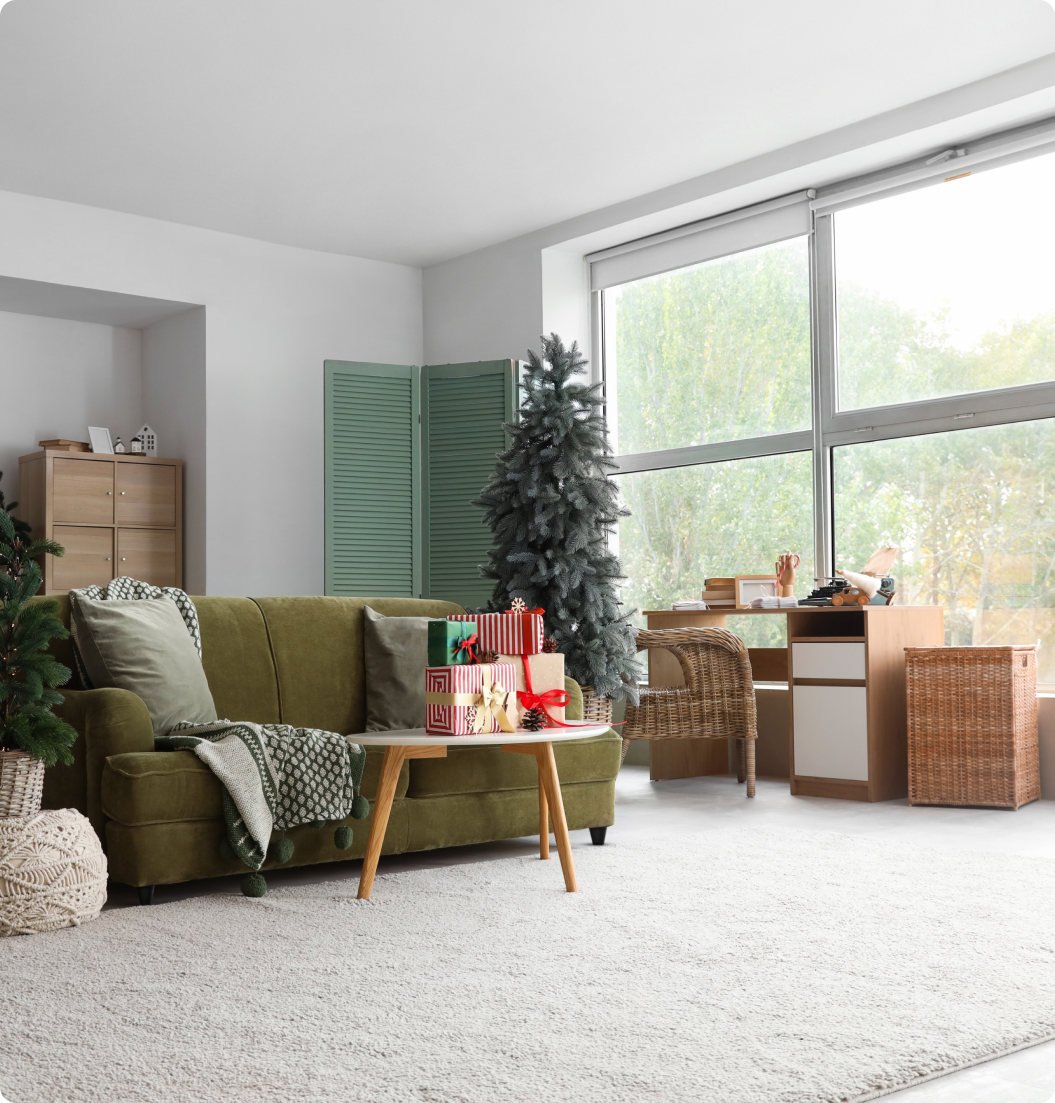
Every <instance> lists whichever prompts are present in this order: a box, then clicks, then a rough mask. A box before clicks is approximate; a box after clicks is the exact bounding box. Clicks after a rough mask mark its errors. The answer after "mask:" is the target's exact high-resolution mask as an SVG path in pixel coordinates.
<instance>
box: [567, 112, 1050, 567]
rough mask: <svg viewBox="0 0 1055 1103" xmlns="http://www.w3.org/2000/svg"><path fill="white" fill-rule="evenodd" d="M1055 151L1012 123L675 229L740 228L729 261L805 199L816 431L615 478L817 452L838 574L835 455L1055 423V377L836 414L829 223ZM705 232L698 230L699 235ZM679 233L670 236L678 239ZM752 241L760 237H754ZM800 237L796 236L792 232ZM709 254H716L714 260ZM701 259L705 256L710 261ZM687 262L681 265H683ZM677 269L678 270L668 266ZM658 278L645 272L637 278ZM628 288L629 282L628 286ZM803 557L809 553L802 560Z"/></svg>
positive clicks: (824, 537) (819, 490) (600, 318)
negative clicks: (847, 449)
mask: <svg viewBox="0 0 1055 1103" xmlns="http://www.w3.org/2000/svg"><path fill="white" fill-rule="evenodd" d="M1047 154H1052V155H1055V118H1049V119H1045V120H1043V121H1041V122H1039V123H1035V124H1031V125H1028V126H1023V127H1017V128H1015V129H1013V130H1008V131H1003V132H1000V133H997V134H991V135H987V136H985V137H983V138H979V139H977V140H974V141H971V142H969V143H961V144H959V145H958V146H955V147H953V148H951V149H944V150H939V151H935V152H932V153H928V154H924V155H923V156H921V157H919V158H917V159H915V160H914V161H911V162H908V163H906V164H902V165H899V166H896V167H894V168H892V169H886V170H882V171H880V172H876V173H871V174H867V175H865V176H861V177H855V178H852V179H849V180H846V181H842V182H840V183H837V184H832V185H829V186H827V187H824V188H819V189H817V190H810V191H809V192H806V193H796V194H795V195H793V196H785V197H780V198H779V199H776V200H770V201H769V202H767V203H763V204H759V205H758V206H757V207H754V208H749V209H747V210H742V211H735V212H729V213H728V214H726V215H720V216H718V217H717V218H715V219H713V220H707V221H706V222H702V223H696V224H693V225H692V226H689V227H682V228H680V233H682V234H684V235H686V236H687V235H688V234H690V233H700V237H701V239H703V237H704V233H705V232H706V230H707V228H708V226H710V225H711V224H715V225H721V226H723V227H724V228H725V233H726V237H728V225H727V224H728V223H729V222H730V221H732V222H734V223H736V224H738V225H740V226H741V227H742V228H743V231H744V232H743V239H744V241H745V244H744V245H743V247H742V248H738V249H736V250H735V251H732V252H729V251H727V252H725V253H724V254H723V255H725V256H732V255H735V253H737V252H744V251H746V250H748V249H752V248H755V247H757V241H755V240H754V239H753V235H752V221H753V219H754V218H755V217H758V218H761V217H764V216H765V215H766V214H767V213H768V212H770V211H771V210H772V209H773V208H774V206H777V205H788V204H791V203H794V202H798V201H799V200H800V199H801V197H802V196H803V195H805V196H808V198H809V202H810V208H811V216H810V227H809V231H808V235H807V236H808V250H809V279H810V325H811V334H810V336H811V342H810V343H811V382H812V395H811V400H812V401H811V411H812V427H811V428H810V429H806V430H800V431H797V432H790V433H776V434H772V435H767V436H761V437H746V438H742V439H739V440H730V441H720V442H715V443H710V444H703V445H692V446H687V447H683V448H670V449H663V450H658V451H655V452H644V453H635V454H622V455H617V456H615V457H614V460H615V462H616V465H617V467H616V470H615V472H613V473H614V474H620V475H621V474H631V473H634V472H639V471H659V470H665V469H668V468H675V467H687V466H693V465H696V464H705V463H717V462H721V461H724V460H736V459H751V458H754V457H759V456H772V455H782V454H786V453H790V452H806V451H809V452H812V454H813V512H814V549H813V558H814V563H813V566H814V574H815V575H817V576H831V575H832V574H833V573H834V569H835V547H834V523H835V512H834V510H835V502H834V497H833V455H832V449H833V448H837V447H840V446H843V445H851V444H861V443H865V442H867V441H875V440H890V439H894V438H899V437H918V436H930V435H933V434H935V433H948V432H955V431H956V430H959V429H969V428H976V427H981V426H984V425H1008V424H1015V423H1020V422H1027V421H1041V420H1044V419H1046V418H1055V381H1050V382H1044V383H1027V384H1023V385H1021V386H1016V387H1003V388H995V389H993V390H987V391H979V392H971V393H966V394H957V395H951V396H947V397H942V398H930V399H921V400H919V401H915V402H902V403H893V404H890V405H886V406H875V407H865V408H861V409H853V410H840V409H839V404H838V403H839V340H838V337H839V334H838V309H837V299H836V279H835V227H834V218H835V215H836V214H837V213H838V212H839V211H840V210H845V209H847V208H848V207H851V206H859V205H862V204H864V203H872V202H881V201H882V200H883V199H886V198H890V197H892V196H893V195H896V194H899V193H903V192H905V191H909V190H915V189H917V188H922V187H933V186H937V185H939V184H941V183H943V182H944V181H945V180H946V178H947V176H948V174H949V171H950V169H953V170H954V172H955V173H956V174H960V173H963V172H965V171H966V170H968V169H969V170H970V171H971V172H972V173H974V172H984V171H989V170H992V169H997V168H1000V167H1003V166H1004V165H1008V164H1012V163H1014V162H1016V161H1020V160H1026V159H1029V158H1032V157H1038V156H1044V155H1047ZM701 231H703V233H701ZM678 232H679V231H667V232H666V234H667V235H674V234H676V233H678ZM756 236H757V235H756ZM795 236H798V235H795ZM664 237H665V235H656V236H655V238H649V239H643V240H640V241H635V242H629V243H627V244H626V245H625V246H617V247H615V248H614V249H609V250H604V251H603V252H600V253H595V254H592V255H590V256H587V257H586V258H585V259H586V260H587V262H591V263H592V262H594V261H598V260H604V259H606V258H607V257H609V256H611V255H614V254H616V253H623V252H627V251H632V250H633V249H636V248H641V249H648V248H650V247H651V246H652V245H653V243H654V242H661V241H662V240H663V239H664ZM712 256H713V254H712ZM707 259H711V258H710V257H708V258H707ZM686 266H687V265H679V268H680V267H686ZM671 270H672V271H677V270H678V269H671ZM654 274H656V273H655V272H654V271H647V270H646V271H643V274H642V275H641V276H640V277H636V278H642V279H644V278H647V276H648V275H654ZM627 282H629V281H627ZM604 293H605V292H604V289H603V288H602V289H597V290H592V291H591V294H590V297H591V303H590V308H591V335H592V338H593V348H594V349H595V350H597V352H598V355H596V356H595V358H594V362H595V368H594V372H595V374H594V381H595V382H599V383H602V384H605V385H606V383H607V380H606V374H607V373H606V359H607V358H606V354H605V353H606V350H605V333H606V328H605V324H604V309H605V306H604ZM803 558H805V556H804V557H803Z"/></svg>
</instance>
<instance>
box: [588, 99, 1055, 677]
mask: <svg viewBox="0 0 1055 1103" xmlns="http://www.w3.org/2000/svg"><path fill="white" fill-rule="evenodd" d="M1052 195H1055V120H1047V121H1046V122H1044V123H1038V124H1035V125H1032V126H1030V127H1023V128H1020V129H1019V130H1016V131H1013V132H1008V133H1007V134H1003V135H997V136H995V137H989V138H985V139H980V140H979V141H977V142H971V143H967V144H966V145H964V146H962V147H959V148H954V149H949V150H944V151H936V152H935V153H933V154H931V155H930V156H927V157H923V158H920V159H919V160H918V161H915V162H912V163H910V164H907V165H903V166H899V167H898V168H896V169H891V170H888V171H884V172H882V173H876V174H872V175H870V176H866V177H861V178H858V179H856V180H850V181H846V182H844V183H842V184H838V185H833V186H830V187H827V188H823V189H820V190H819V192H817V193H814V192H809V193H801V194H799V195H795V196H788V197H785V198H783V199H781V200H774V201H772V202H770V203H767V204H761V205H759V206H758V207H755V208H751V209H749V210H744V211H737V212H731V213H730V214H729V215H725V216H721V217H720V218H717V219H712V220H710V221H708V222H704V223H698V224H695V225H694V226H691V227H685V228H682V229H681V230H678V231H668V232H667V233H666V234H663V235H657V236H656V237H654V238H650V239H645V240H643V241H639V242H631V243H628V244H627V245H625V246H620V247H618V248H616V249H612V250H607V251H606V252H604V253H599V254H594V255H593V256H591V257H590V258H588V259H589V260H590V262H591V282H592V287H593V289H594V291H595V292H596V295H595V300H594V304H595V310H596V317H597V328H596V330H595V332H597V333H598V334H599V336H600V338H601V343H602V356H603V365H604V381H605V388H606V396H607V400H608V403H609V410H608V413H609V423H610V425H611V427H612V429H613V435H614V439H615V443H616V450H617V456H616V459H617V462H618V464H619V479H620V482H621V485H622V492H623V498H624V501H625V503H626V505H627V506H628V507H629V508H630V510H631V512H632V516H631V517H630V518H628V519H627V520H625V521H624V522H623V523H622V525H621V528H620V555H621V557H622V560H623V566H624V570H625V571H626V573H627V575H628V580H627V583H626V585H625V587H624V591H623V598H624V602H625V603H626V604H627V605H628V606H629V607H630V608H634V607H636V608H638V609H647V608H665V607H669V606H670V604H671V602H672V601H673V600H676V599H678V598H686V597H694V596H698V593H699V591H700V589H701V587H702V585H703V580H704V579H705V578H706V577H709V576H714V575H731V574H756V573H757V574H760V573H766V572H769V571H771V570H772V564H773V561H774V559H775V557H776V555H777V554H779V553H780V552H783V551H794V552H798V553H799V554H800V555H801V556H802V560H803V563H802V568H801V571H800V577H801V578H802V580H803V582H804V583H806V582H807V581H808V578H809V576H811V575H819V576H829V575H831V573H832V572H833V570H834V567H835V566H836V565H838V566H839V567H843V568H849V569H860V567H861V566H863V564H864V562H865V560H866V559H867V558H868V556H869V555H870V554H871V552H873V551H874V550H875V549H876V548H877V547H880V546H883V545H887V544H895V545H897V546H899V547H900V549H901V552H900V555H899V558H898V560H897V562H896V563H895V566H894V569H893V574H894V576H895V579H896V582H897V588H898V591H899V600H901V601H905V602H911V603H928V604H930V603H934V604H941V605H943V606H944V608H945V611H946V620H945V625H946V639H947V642H949V643H966V644H985V643H1034V642H1036V643H1038V644H1039V646H1040V650H1039V652H1038V671H1039V677H1040V678H1041V679H1042V680H1043V681H1044V682H1047V683H1055V505H1053V504H1052V503H1051V499H1052V496H1053V495H1055V266H1053V265H1051V264H1049V263H1048V257H1049V256H1051V255H1052V254H1053V253H1055V204H1053V203H1052V202H1051V201H1050V196H1052ZM803 212H807V214H806V215H804V214H803ZM768 619H769V618H746V617H745V618H742V620H743V622H744V628H746V630H747V633H748V635H749V636H750V637H751V638H750V639H749V641H748V642H749V643H750V644H752V645H754V646H763V645H765V644H766V643H770V642H776V641H769V640H768V639H761V638H754V637H755V636H756V635H757V634H758V632H759V631H761V628H760V627H756V626H755V625H756V624H757V623H758V622H767V621H768ZM748 622H752V623H750V625H748ZM639 623H640V622H639ZM737 631H742V628H741V627H740V626H738V627H737Z"/></svg>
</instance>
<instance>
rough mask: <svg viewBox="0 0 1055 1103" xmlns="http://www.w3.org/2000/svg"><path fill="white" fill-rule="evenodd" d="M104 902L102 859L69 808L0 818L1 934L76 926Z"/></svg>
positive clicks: (86, 827) (78, 817) (95, 839)
mask: <svg viewBox="0 0 1055 1103" xmlns="http://www.w3.org/2000/svg"><path fill="white" fill-rule="evenodd" d="M105 903H106V856H105V855H104V854H103V848H102V846H101V845H100V844H99V837H98V836H97V835H96V834H95V832H94V831H93V830H92V826H91V824H90V823H89V822H88V821H87V820H86V819H85V818H84V817H83V816H82V815H81V814H80V812H76V811H74V810H73V809H72V808H62V809H59V810H57V811H48V812H38V813H37V814H36V815H35V816H23V817H11V818H8V819H0V935H9V934H40V933H42V932H44V931H57V930H58V929H59V928H60V927H76V926H78V925H79V924H80V923H83V922H85V921H86V920H88V919H95V917H96V916H97V915H98V914H99V912H100V911H101V910H102V906H103V904H105Z"/></svg>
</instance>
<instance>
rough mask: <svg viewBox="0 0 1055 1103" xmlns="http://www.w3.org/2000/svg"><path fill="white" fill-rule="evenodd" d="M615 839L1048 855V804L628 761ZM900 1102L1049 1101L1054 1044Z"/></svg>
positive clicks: (315, 876)
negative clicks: (839, 797) (804, 790)
mask: <svg viewBox="0 0 1055 1103" xmlns="http://www.w3.org/2000/svg"><path fill="white" fill-rule="evenodd" d="M616 794H617V795H616V804H617V807H616V825H615V827H613V828H610V831H611V832H612V834H613V835H615V834H617V833H623V832H633V833H634V834H635V835H645V836H648V837H651V838H663V837H667V838H672V837H677V836H679V835H683V834H685V833H687V832H691V833H693V834H697V833H699V832H701V831H704V832H705V831H710V830H716V831H717V830H722V829H724V828H727V827H731V826H734V825H735V824H738V823H745V822H753V823H762V824H765V825H766V826H769V827H776V828H780V829H782V830H785V831H795V830H805V831H841V832H846V833H849V834H861V835H864V834H874V835H885V836H887V837H888V838H892V839H900V840H905V841H906V842H912V843H916V844H919V845H924V846H935V847H941V846H948V847H953V848H956V849H964V848H967V849H972V848H973V849H978V850H987V851H991V852H996V853H1005V854H1028V855H1033V856H1035V857H1049V858H1055V801H1037V802H1036V803H1034V804H1030V805H1027V806H1025V807H1024V808H1020V809H1019V810H1018V811H1017V812H1008V811H996V810H987V809H971V808H909V807H908V804H907V802H905V801H886V802H884V803H882V804H861V803H858V802H855V801H834V800H822V799H820V798H814V797H792V796H791V795H790V793H789V792H788V783H787V782H786V781H783V782H781V781H768V780H764V779H763V780H761V781H760V782H759V783H758V795H757V796H756V797H755V799H754V800H751V801H748V800H746V799H745V797H744V788H743V786H738V785H737V784H736V782H735V781H734V780H732V779H731V778H686V779H683V780H680V781H655V782H654V781H650V780H649V777H648V769H647V767H643V766H629V765H628V766H625V767H624V768H623V771H622V773H621V774H620V776H619V781H618V784H617V787H616ZM573 844H574V845H575V846H589V845H590V840H589V835H588V834H587V833H586V832H585V831H581V832H576V833H575V834H574V835H573ZM537 846H538V841H537V839H511V840H507V841H505V842H501V843H492V844H487V845H484V846H471V847H459V848H457V849H452V850H435V851H429V852H426V853H422V854H405V855H401V856H399V857H394V858H383V859H382V868H383V869H384V870H386V871H393V870H396V869H422V868H436V867H442V866H446V865H450V864H452V863H460V862H479V861H485V860H487V859H490V858H494V857H500V856H502V855H508V854H514V853H526V852H530V851H535V850H536V849H537ZM358 876H359V863H358V862H348V863H339V864H334V865H325V866H315V867H309V868H307V869H299V870H297V869H292V870H285V871H280V872H271V873H268V875H267V877H268V883H269V884H270V885H273V886H276V887H277V886H278V885H293V884H312V883H317V882H320V881H329V880H334V879H335V878H354V879H357V878H358ZM208 892H238V879H237V878H233V877H232V878H221V879H218V880H215V881H200V882H192V883H190V884H187V885H179V886H173V887H172V888H166V887H161V888H159V889H158V890H157V895H156V897H155V901H156V902H157V903H163V902H165V901H168V900H176V899H181V898H183V897H186V896H194V895H200V894H202V893H208ZM134 903H135V893H134V891H133V890H131V889H128V888H126V887H124V886H121V885H114V886H113V887H112V892H111V895H110V901H109V903H108V905H107V907H124V906H130V905H133V904H134ZM886 1098H889V1099H896V1100H898V1103H902V1101H903V1103H952V1101H956V1103H1047V1101H1048V1100H1052V1101H1055V1042H1049V1043H1046V1044H1044V1045H1040V1046H1034V1047H1032V1048H1031V1049H1026V1050H1022V1051H1020V1052H1019V1053H1014V1054H1010V1055H1009V1056H1007V1057H1000V1058H997V1059H996V1060H993V1061H988V1062H986V1063H985V1064H984V1065H977V1066H975V1067H974V1068H970V1069H965V1070H963V1071H962V1072H957V1073H952V1074H951V1075H949V1076H943V1077H941V1078H940V1079H938V1080H933V1081H931V1082H929V1083H927V1084H920V1085H918V1086H917V1087H914V1088H908V1089H906V1090H904V1091H901V1092H897V1093H895V1094H894V1095H892V1096H887V1097H886Z"/></svg>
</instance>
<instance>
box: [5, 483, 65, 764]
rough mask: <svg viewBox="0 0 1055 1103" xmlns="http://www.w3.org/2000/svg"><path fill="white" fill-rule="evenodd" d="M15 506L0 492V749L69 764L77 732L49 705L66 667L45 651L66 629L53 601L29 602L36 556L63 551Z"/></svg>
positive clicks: (36, 575)
mask: <svg viewBox="0 0 1055 1103" xmlns="http://www.w3.org/2000/svg"><path fill="white" fill-rule="evenodd" d="M2 477H3V474H2V473H0V478H2ZM16 505H18V503H17V502H12V503H11V505H10V506H8V505H6V504H5V502H4V494H3V491H2V490H0V750H4V751H25V752H26V753H27V754H30V755H32V756H33V757H34V758H39V759H41V760H42V761H43V762H44V765H45V766H54V765H55V763H56V762H63V763H65V764H67V765H69V764H70V763H72V762H73V755H72V753H71V752H70V747H71V746H73V743H74V741H75V740H76V739H77V733H76V732H75V731H74V730H73V728H71V727H70V725H69V724H67V723H66V722H65V721H64V720H60V719H59V718H58V717H57V716H56V715H55V714H54V713H53V712H52V711H51V707H52V705H58V704H61V703H62V694H61V693H58V692H56V690H55V687H56V686H61V685H65V684H66V682H67V681H69V677H70V671H69V668H68V667H65V666H63V665H62V664H61V663H58V662H56V661H55V660H54V659H53V658H52V657H51V655H49V654H48V650H47V648H48V644H49V643H50V642H51V641H52V640H53V639H65V638H66V637H67V636H68V635H69V633H68V632H67V631H66V628H65V627H64V626H63V623H62V621H61V620H59V618H58V617H57V616H56V615H55V614H56V613H58V611H59V606H58V603H57V602H55V601H30V598H32V597H33V596H34V595H35V594H36V592H37V591H38V590H39V589H40V584H41V581H42V578H41V573H40V565H39V564H38V563H37V558H38V557H39V556H44V555H62V553H63V549H62V548H61V547H60V546H59V545H58V544H56V543H55V542H54V541H53V540H33V539H32V537H31V534H30V528H29V525H27V524H26V522H25V521H20V520H18V519H17V518H15V517H12V516H11V514H10V512H9V510H12V509H14V508H15V506H16Z"/></svg>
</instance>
